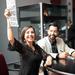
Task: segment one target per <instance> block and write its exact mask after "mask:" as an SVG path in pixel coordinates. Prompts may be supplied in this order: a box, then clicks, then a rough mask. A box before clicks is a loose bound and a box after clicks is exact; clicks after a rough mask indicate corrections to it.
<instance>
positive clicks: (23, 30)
mask: <svg viewBox="0 0 75 75" xmlns="http://www.w3.org/2000/svg"><path fill="white" fill-rule="evenodd" d="M29 28H32V29H33V30H34V33H35V36H36V32H35V28H34V27H33V26H31V25H30V26H25V27H24V28H23V29H22V31H21V41H22V42H23V43H25V38H24V35H25V32H26V31H27V30H28V29H29Z"/></svg>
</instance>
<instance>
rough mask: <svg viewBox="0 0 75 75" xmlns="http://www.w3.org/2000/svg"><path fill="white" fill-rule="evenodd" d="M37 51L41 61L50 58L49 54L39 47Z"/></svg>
mask: <svg viewBox="0 0 75 75" xmlns="http://www.w3.org/2000/svg"><path fill="white" fill-rule="evenodd" d="M38 50H39V52H40V53H41V55H42V56H43V60H46V58H47V56H51V55H50V54H48V53H46V52H45V51H44V50H43V49H42V48H41V47H40V46H38Z"/></svg>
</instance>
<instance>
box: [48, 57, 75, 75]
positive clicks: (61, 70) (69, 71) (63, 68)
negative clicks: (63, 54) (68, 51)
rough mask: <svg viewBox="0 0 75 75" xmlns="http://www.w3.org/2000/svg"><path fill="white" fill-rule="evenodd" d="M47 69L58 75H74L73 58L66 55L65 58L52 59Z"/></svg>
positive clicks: (74, 60)
mask: <svg viewBox="0 0 75 75" xmlns="http://www.w3.org/2000/svg"><path fill="white" fill-rule="evenodd" d="M47 69H48V70H49V71H52V72H54V73H58V74H60V75H75V59H74V58H72V57H68V58H67V59H59V60H53V64H52V65H51V66H49V67H47Z"/></svg>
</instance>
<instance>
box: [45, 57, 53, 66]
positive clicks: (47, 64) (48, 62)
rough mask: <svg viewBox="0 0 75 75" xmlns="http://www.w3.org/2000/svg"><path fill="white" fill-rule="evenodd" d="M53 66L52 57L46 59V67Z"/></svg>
mask: <svg viewBox="0 0 75 75" xmlns="http://www.w3.org/2000/svg"><path fill="white" fill-rule="evenodd" d="M51 64H52V57H51V56H48V57H47V59H46V62H45V64H44V66H45V67H46V66H50V65H51Z"/></svg>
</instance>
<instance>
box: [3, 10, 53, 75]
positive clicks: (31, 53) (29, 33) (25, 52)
mask: <svg viewBox="0 0 75 75" xmlns="http://www.w3.org/2000/svg"><path fill="white" fill-rule="evenodd" d="M4 15H5V17H6V19H7V23H8V24H7V34H8V41H9V45H8V47H9V50H11V51H14V50H15V51H17V52H19V53H20V55H21V59H22V60H21V71H20V75H38V72H39V67H40V63H41V60H44V61H45V63H44V66H45V67H46V66H47V65H51V64H52V57H51V56H50V55H49V54H47V53H46V52H45V51H44V50H42V49H41V48H40V47H39V46H38V45H37V44H36V43H35V38H36V33H35V29H34V28H33V26H27V27H24V28H23V29H22V32H21V41H22V43H21V42H19V41H18V40H16V38H15V37H14V34H13V30H12V27H11V22H10V20H9V17H10V16H11V15H12V14H11V13H10V10H8V9H5V13H4Z"/></svg>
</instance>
